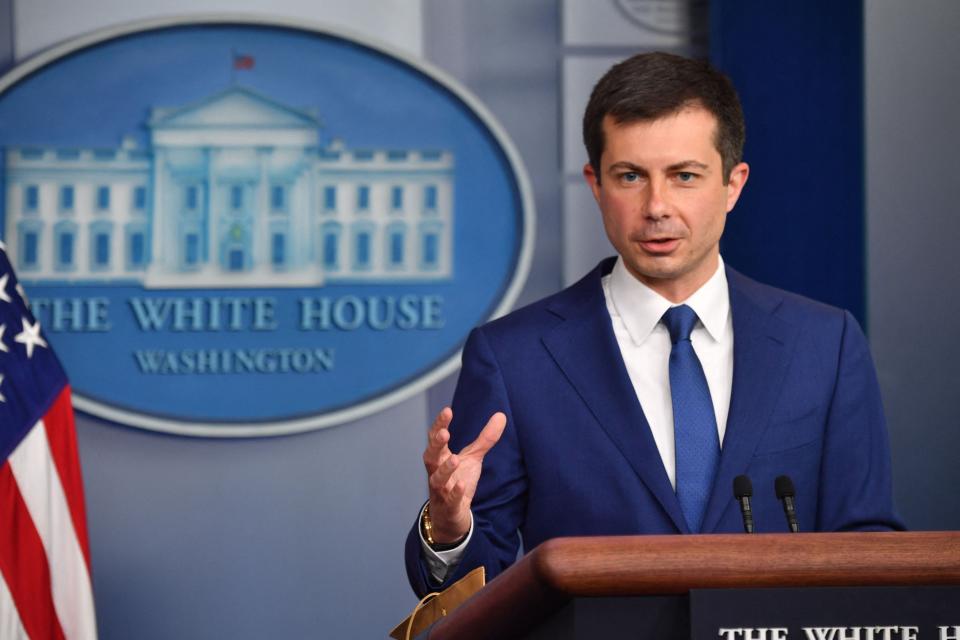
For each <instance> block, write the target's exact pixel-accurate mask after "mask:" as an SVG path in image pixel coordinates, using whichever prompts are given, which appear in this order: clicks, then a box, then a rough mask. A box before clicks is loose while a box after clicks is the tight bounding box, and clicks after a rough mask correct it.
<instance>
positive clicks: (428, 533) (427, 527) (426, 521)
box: [420, 501, 469, 551]
mask: <svg viewBox="0 0 960 640" xmlns="http://www.w3.org/2000/svg"><path fill="white" fill-rule="evenodd" d="M420 535H422V536H423V539H424V540H426V542H427V545H428V546H429V547H430V548H431V549H433V550H434V551H450V550H451V549H456V548H457V547H459V546H460V545H461V544H463V541H464V540H466V539H467V536H466V535H465V536H463V537H462V538H460V539H459V540H456V541H454V542H436V541H435V540H434V539H433V520H431V519H430V502H429V501H427V504H425V505H424V507H423V515H421V516H420ZM467 535H469V532H467Z"/></svg>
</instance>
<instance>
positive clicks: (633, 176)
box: [620, 171, 640, 183]
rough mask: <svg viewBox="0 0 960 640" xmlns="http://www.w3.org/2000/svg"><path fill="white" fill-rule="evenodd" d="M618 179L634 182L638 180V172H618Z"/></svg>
mask: <svg viewBox="0 0 960 640" xmlns="http://www.w3.org/2000/svg"><path fill="white" fill-rule="evenodd" d="M620 180H622V181H623V182H626V183H634V182H638V181H639V180H640V174H639V173H637V172H636V171H627V172H626V173H621V174H620Z"/></svg>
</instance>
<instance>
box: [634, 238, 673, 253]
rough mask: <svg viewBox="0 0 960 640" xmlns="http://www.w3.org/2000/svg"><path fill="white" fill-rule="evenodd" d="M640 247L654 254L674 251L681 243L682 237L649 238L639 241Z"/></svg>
mask: <svg viewBox="0 0 960 640" xmlns="http://www.w3.org/2000/svg"><path fill="white" fill-rule="evenodd" d="M639 244H640V248H641V249H643V250H644V251H645V252H647V253H650V254H653V255H665V254H668V253H672V252H673V251H674V250H675V249H676V248H677V246H678V245H679V244H680V238H648V239H646V240H640V241H639Z"/></svg>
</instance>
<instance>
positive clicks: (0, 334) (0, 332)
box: [0, 324, 10, 353]
mask: <svg viewBox="0 0 960 640" xmlns="http://www.w3.org/2000/svg"><path fill="white" fill-rule="evenodd" d="M6 330H7V325H5V324H0V351H2V352H4V353H7V352H9V351H10V349H8V348H7V343H5V342H4V341H3V332H4V331H6Z"/></svg>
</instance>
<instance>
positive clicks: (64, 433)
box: [44, 386, 91, 567]
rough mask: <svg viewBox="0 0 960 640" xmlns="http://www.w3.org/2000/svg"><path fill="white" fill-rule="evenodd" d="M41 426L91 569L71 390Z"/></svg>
mask: <svg viewBox="0 0 960 640" xmlns="http://www.w3.org/2000/svg"><path fill="white" fill-rule="evenodd" d="M44 425H45V426H46V429H47V441H48V442H49V443H50V453H51V455H53V462H54V464H55V465H56V467H57V473H58V474H59V475H60V484H61V485H62V486H63V493H64V494H65V495H66V498H67V506H68V507H69V508H70V518H71V520H72V521H73V530H74V532H76V535H77V540H78V541H79V542H80V550H81V551H82V552H83V557H84V560H86V563H87V567H90V566H91V564H90V543H89V540H88V538H87V526H86V523H87V514H86V508H85V506H84V502H83V476H82V475H81V473H80V455H79V452H78V451H77V433H76V427H75V426H74V421H73V408H72V406H71V404H70V387H69V386H66V387H64V388H63V390H62V391H61V392H60V395H58V396H57V398H56V400H54V402H53V404H52V405H51V406H50V410H49V411H47V415H46V418H45V419H44Z"/></svg>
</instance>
